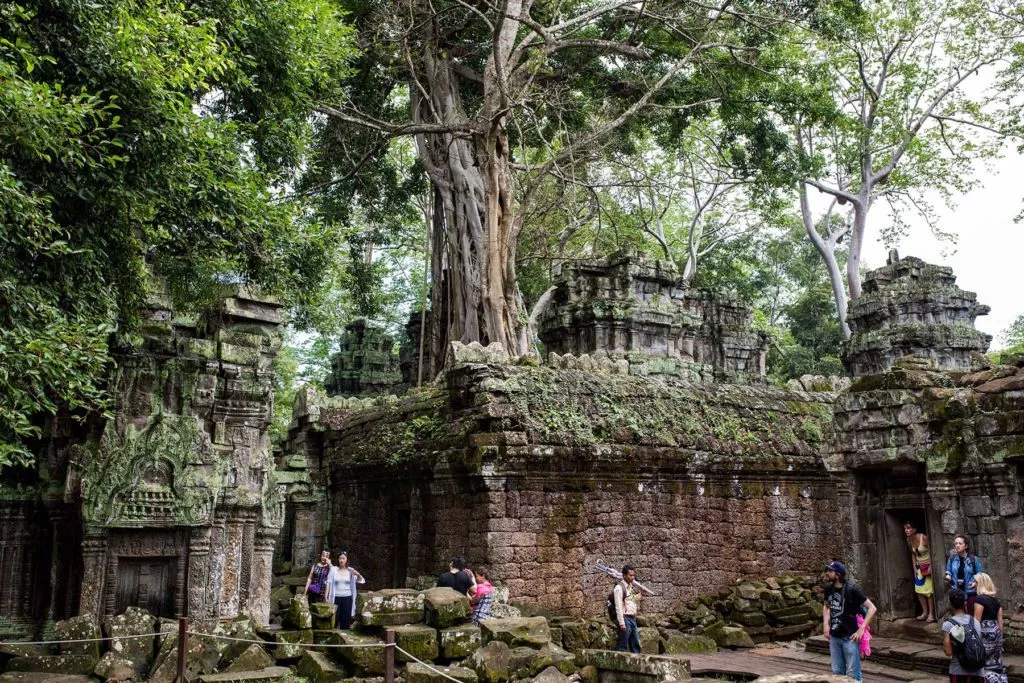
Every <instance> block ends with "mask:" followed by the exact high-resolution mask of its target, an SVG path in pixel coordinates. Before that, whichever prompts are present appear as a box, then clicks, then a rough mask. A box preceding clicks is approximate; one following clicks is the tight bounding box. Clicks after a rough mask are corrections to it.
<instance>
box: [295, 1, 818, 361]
mask: <svg viewBox="0 0 1024 683" xmlns="http://www.w3.org/2000/svg"><path fill="white" fill-rule="evenodd" d="M815 4H816V3H804V4H800V3H798V4H796V5H794V4H791V3H776V2H770V1H768V2H733V1H732V0H723V1H722V2H716V3H712V4H708V3H702V2H697V1H690V2H672V1H648V2H638V1H630V0H608V1H605V2H595V1H578V0H577V1H569V2H551V1H534V0H501V2H487V1H485V0H439V1H436V2H429V1H427V0H391V1H389V2H375V3H368V2H356V1H349V2H345V3H343V5H345V6H346V8H347V9H348V10H349V12H350V13H351V15H350V16H351V20H352V21H353V22H354V23H355V25H356V28H357V30H358V33H359V42H360V46H361V48H362V49H363V51H364V53H363V56H362V59H361V68H360V69H359V71H358V73H357V75H356V77H355V78H354V79H353V81H352V82H351V83H350V84H349V85H350V86H351V91H350V95H349V98H348V100H347V101H344V102H335V103H326V104H325V105H323V106H322V107H321V112H322V113H323V114H325V115H326V117H327V122H326V124H325V125H324V129H323V130H324V133H325V139H329V140H333V143H332V148H333V150H334V152H335V158H334V159H330V160H324V159H321V160H320V161H318V162H317V163H316V164H314V165H313V168H314V171H315V173H314V178H315V180H314V182H311V183H310V186H311V187H317V186H319V187H335V188H338V189H339V191H342V192H344V191H345V190H344V189H342V188H343V186H344V185H345V183H346V181H349V180H352V181H354V182H355V183H356V184H359V183H362V182H363V181H362V179H360V177H359V176H360V174H361V172H366V173H367V174H372V173H373V172H372V171H370V170H369V169H370V167H371V166H372V165H373V161H374V159H375V158H377V157H379V156H380V155H381V154H382V152H383V150H384V149H385V147H386V145H387V142H386V141H387V140H388V139H390V138H393V137H395V136H399V135H414V136H416V140H417V145H418V148H419V153H420V159H421V161H422V163H423V166H424V168H425V171H426V173H427V175H428V176H429V178H430V180H431V183H432V185H433V189H434V193H435V197H436V206H437V207H438V208H439V209H440V211H439V212H438V213H439V215H438V216H437V217H436V218H435V220H436V222H437V224H438V225H439V226H440V229H438V230H436V231H435V235H436V237H437V239H435V240H434V254H435V256H434V264H435V269H434V290H433V291H434V297H433V301H434V303H435V305H434V315H435V316H438V317H437V318H436V322H437V323H441V326H443V327H444V328H446V329H447V330H448V332H449V334H450V338H452V339H459V340H461V341H463V342H469V341H481V342H485V343H487V342H502V343H504V344H505V345H506V346H507V347H509V348H510V349H512V350H513V352H514V353H516V354H521V353H526V352H527V351H528V349H529V348H530V344H529V338H528V334H527V325H526V316H525V311H524V306H523V301H522V297H521V295H520V292H519V287H518V284H517V263H518V261H517V259H518V252H517V246H518V240H519V236H520V234H521V232H522V231H523V228H524V217H525V216H526V215H527V213H528V212H527V209H526V207H528V206H529V205H530V203H531V201H532V200H533V199H534V197H535V195H536V194H537V193H538V191H539V190H540V188H542V186H543V184H544V183H545V181H546V180H547V179H549V178H551V177H552V176H554V177H556V178H558V179H559V181H561V182H567V183H572V179H573V178H574V177H578V176H580V175H585V174H586V172H587V170H586V164H587V162H588V161H589V160H591V159H593V158H595V157H597V156H598V155H600V154H602V153H603V152H605V151H607V150H608V149H610V148H616V147H618V148H622V147H626V148H628V146H629V140H630V137H631V133H632V132H634V131H636V130H637V129H638V127H640V126H642V125H647V124H650V123H651V122H653V121H658V122H660V123H662V124H664V123H665V122H671V121H675V124H676V125H679V126H685V124H686V121H688V120H690V119H692V117H695V116H703V115H707V114H708V113H709V112H710V111H712V110H713V109H714V108H715V107H716V106H719V105H721V103H722V102H723V101H725V100H727V99H728V98H729V93H730V92H731V89H730V81H731V80H733V79H735V78H744V77H749V76H750V75H751V74H756V73H764V72H759V71H756V70H753V69H750V68H749V67H750V66H751V65H752V64H753V63H754V62H757V61H758V60H759V59H760V56H761V55H762V53H763V52H764V51H765V48H766V46H767V45H769V44H770V43H771V41H772V40H774V39H775V38H777V36H778V35H779V33H780V32H782V31H784V28H783V27H784V26H786V25H787V22H789V21H792V20H793V19H794V18H797V19H806V18H808V17H809V16H810V15H811V14H812V13H813V12H816V11H818V10H819V9H820V8H816V7H815ZM815 16H817V17H820V16H821V15H820V14H815ZM736 106H741V105H740V104H738V103H736ZM757 142H760V140H759V141H757ZM331 166H333V171H332V172H325V169H326V168H327V167H331ZM332 173H333V174H334V175H333V176H332ZM349 191H351V190H349ZM355 192H356V193H362V195H363V197H362V199H363V201H364V202H367V201H368V202H370V203H372V202H373V201H374V199H375V198H374V197H373V196H367V194H368V193H369V192H372V189H371V188H368V187H363V188H362V189H359V190H356V191H355ZM349 196H351V195H349ZM441 297H444V301H446V302H447V305H438V303H439V302H440V301H442V299H441ZM444 310H447V312H448V319H447V320H445V321H443V323H442V321H441V319H440V318H439V316H440V315H442V313H443V311H444ZM436 329H438V328H437V327H436V326H435V330H436Z"/></svg>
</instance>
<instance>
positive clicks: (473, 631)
mask: <svg viewBox="0 0 1024 683" xmlns="http://www.w3.org/2000/svg"><path fill="white" fill-rule="evenodd" d="M439 636H440V637H439V640H440V643H439V644H440V649H441V653H440V654H441V657H444V658H445V659H464V658H466V657H468V656H470V655H471V654H473V653H474V652H475V651H476V650H477V649H479V647H480V645H481V644H482V637H481V635H480V627H479V626H477V625H476V624H460V625H459V626H449V627H448V628H446V629H442V630H441V631H440V632H439Z"/></svg>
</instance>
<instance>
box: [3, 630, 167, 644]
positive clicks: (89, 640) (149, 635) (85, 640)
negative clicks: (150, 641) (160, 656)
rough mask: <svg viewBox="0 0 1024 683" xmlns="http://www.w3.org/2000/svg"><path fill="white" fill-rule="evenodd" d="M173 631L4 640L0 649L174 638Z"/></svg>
mask: <svg viewBox="0 0 1024 683" xmlns="http://www.w3.org/2000/svg"><path fill="white" fill-rule="evenodd" d="M173 635H176V634H175V633H173V632H171V631H161V632H157V633H142V634H139V635H134V636H104V637H102V638H77V639H75V640H31V641H30V640H3V641H0V647H5V646H7V645H66V644H68V643H99V642H103V641H107V640H131V639H132V638H152V637H153V636H173Z"/></svg>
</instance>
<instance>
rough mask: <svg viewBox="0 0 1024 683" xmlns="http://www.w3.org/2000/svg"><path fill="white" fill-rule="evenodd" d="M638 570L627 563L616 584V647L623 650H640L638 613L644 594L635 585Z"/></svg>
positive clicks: (614, 592)
mask: <svg viewBox="0 0 1024 683" xmlns="http://www.w3.org/2000/svg"><path fill="white" fill-rule="evenodd" d="M635 578H636V570H635V569H634V568H633V565H631V564H627V565H625V566H624V567H623V568H622V580H621V581H619V582H618V583H617V584H615V588H614V590H613V594H614V596H615V612H616V616H617V617H618V622H619V623H618V627H619V628H618V637H617V639H616V642H615V649H616V650H619V651H621V652H626V651H629V652H637V653H638V652H640V635H639V632H638V631H637V628H636V613H637V609H638V608H639V606H640V600H641V599H642V597H643V596H642V595H641V594H640V590H639V589H638V588H636V587H635V586H634V585H633V579H635Z"/></svg>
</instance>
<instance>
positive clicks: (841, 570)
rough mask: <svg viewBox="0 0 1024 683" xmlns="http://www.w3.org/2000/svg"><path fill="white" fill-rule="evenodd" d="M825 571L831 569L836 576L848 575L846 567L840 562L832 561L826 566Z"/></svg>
mask: <svg viewBox="0 0 1024 683" xmlns="http://www.w3.org/2000/svg"><path fill="white" fill-rule="evenodd" d="M825 569H831V570H832V571H834V572H835V573H836V574H842V575H843V576H845V575H846V565H845V564H843V563H842V562H840V561H839V560H832V561H831V562H829V563H828V564H827V565H825Z"/></svg>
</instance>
